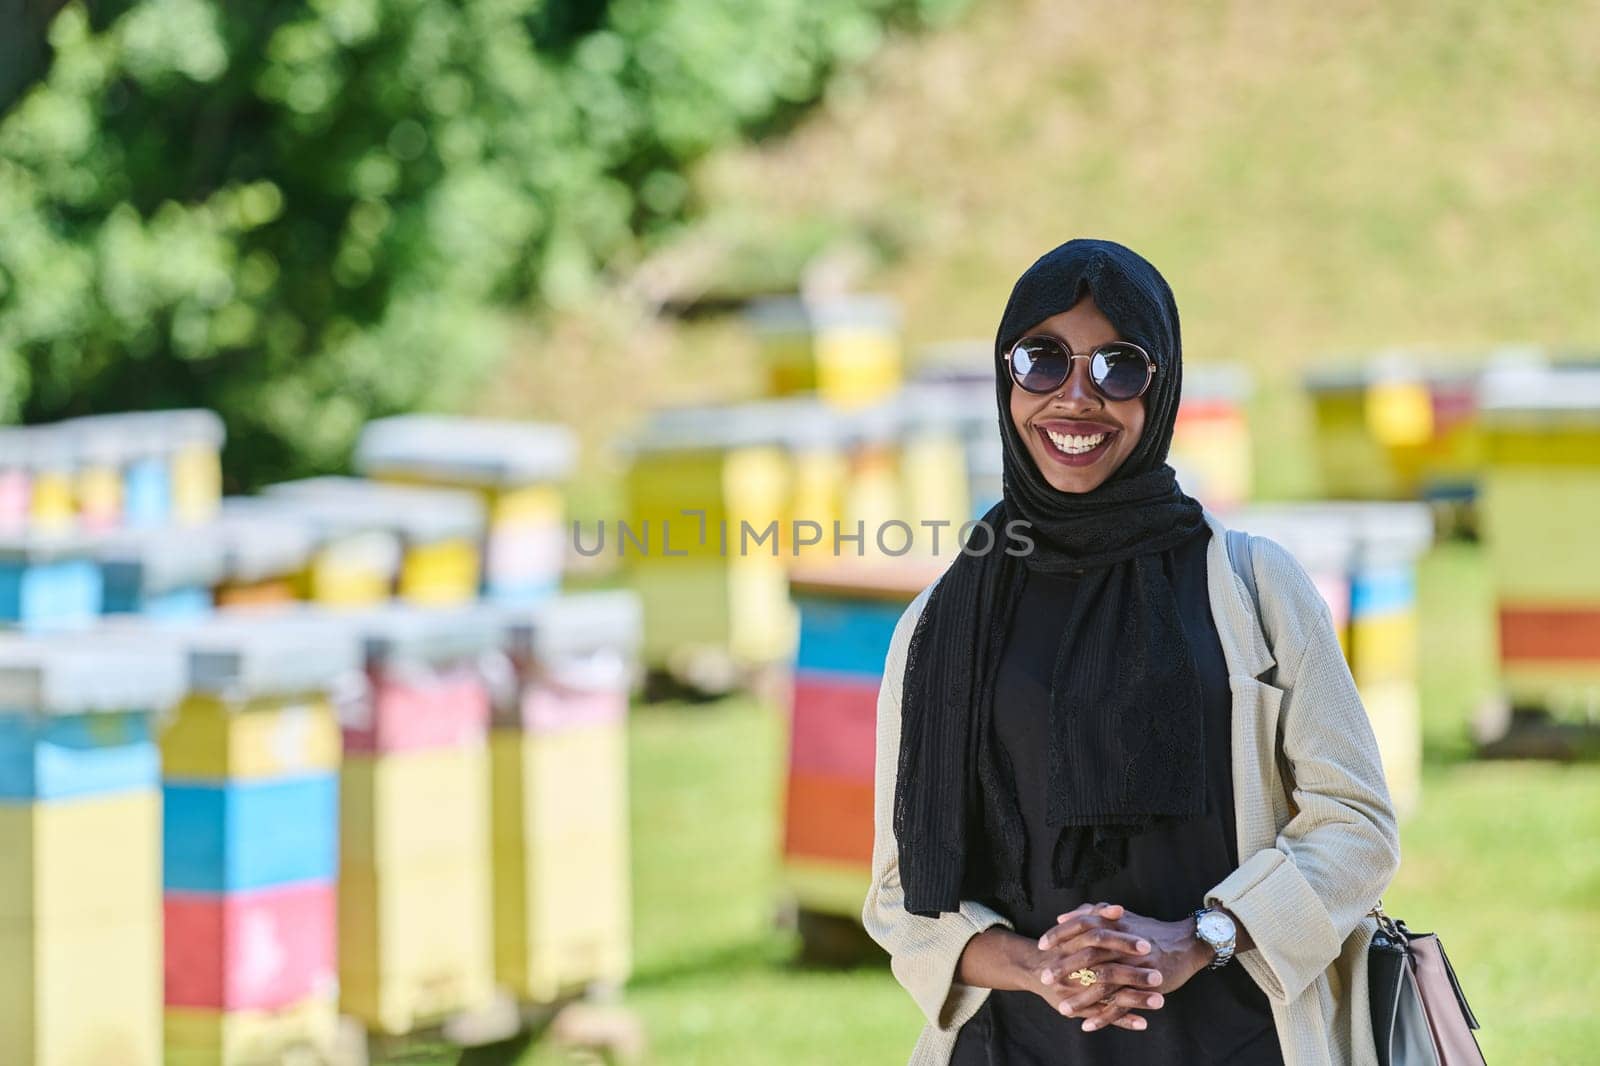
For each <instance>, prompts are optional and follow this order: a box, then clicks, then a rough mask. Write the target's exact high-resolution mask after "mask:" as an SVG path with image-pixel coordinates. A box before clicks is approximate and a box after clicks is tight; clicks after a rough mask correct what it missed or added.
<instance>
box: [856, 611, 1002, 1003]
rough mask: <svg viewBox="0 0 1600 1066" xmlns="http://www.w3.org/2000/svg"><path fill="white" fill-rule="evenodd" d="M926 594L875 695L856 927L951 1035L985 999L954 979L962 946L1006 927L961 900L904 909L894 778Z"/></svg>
mask: <svg viewBox="0 0 1600 1066" xmlns="http://www.w3.org/2000/svg"><path fill="white" fill-rule="evenodd" d="M928 593H929V590H928V589H924V590H923V591H922V593H921V594H919V595H918V596H917V598H916V599H915V600H913V601H912V603H911V606H910V607H908V608H906V611H905V613H904V614H902V615H901V616H900V621H899V622H898V623H897V624H896V626H895V631H894V638H893V640H892V641H891V642H890V644H889V654H888V657H887V659H886V660H885V662H884V671H883V682H882V684H881V685H880V686H879V689H878V722H877V753H876V763H875V773H874V785H873V826H874V830H873V838H872V883H871V885H870V886H869V887H868V889H867V898H866V903H865V905H864V906H863V907H862V910H861V922H862V924H863V925H864V926H865V927H866V930H867V933H868V935H870V936H871V937H872V939H873V940H875V941H877V943H878V944H879V945H880V946H881V947H882V948H883V949H884V950H885V951H887V952H888V953H889V965H890V969H891V970H892V971H893V972H894V976H895V979H896V980H897V981H899V982H900V984H901V985H902V986H903V987H904V988H905V990H906V991H907V992H909V993H911V998H912V999H914V1000H916V1003H917V1006H918V1007H920V1008H921V1009H922V1013H923V1015H924V1016H925V1017H926V1018H927V1020H928V1023H929V1024H930V1025H932V1026H933V1027H934V1028H936V1029H940V1030H945V1031H954V1030H956V1029H959V1028H960V1027H961V1026H962V1025H963V1024H964V1023H965V1022H966V1021H967V1019H969V1018H971V1017H972V1016H973V1015H974V1014H975V1013H977V1010H978V1008H979V1007H980V1006H981V1005H982V1004H983V1001H984V999H985V998H986V997H987V996H988V994H989V990H988V989H987V988H975V987H972V986H968V985H964V984H962V983H960V982H959V981H957V980H956V967H957V964H958V963H959V962H960V960H961V953H962V952H963V951H964V950H965V949H966V946H967V941H968V940H971V939H972V937H974V936H975V935H977V934H978V933H980V932H982V931H983V930H985V929H988V928H990V927H991V926H995V925H1001V926H1005V927H1006V928H1008V929H1009V928H1011V924H1010V923H1009V922H1007V921H1006V920H1005V918H1003V917H1002V916H1000V915H999V914H997V913H996V912H995V911H993V910H991V909H990V908H988V907H985V906H983V905H982V904H980V903H977V902H975V901H972V900H963V901H962V902H961V909H960V910H959V911H952V912H950V913H947V914H941V915H939V916H938V917H937V918H927V917H923V916H921V915H916V914H911V913H910V912H908V911H907V910H906V909H905V892H904V890H903V889H902V888H901V885H900V862H899V851H898V846H897V844H896V842H895V836H894V793H895V778H896V773H897V770H898V767H899V757H900V692H901V683H902V675H903V674H904V673H905V664H906V648H907V646H908V645H909V643H910V641H911V630H912V629H913V628H914V627H915V626H916V622H917V619H918V618H919V617H920V616H921V614H922V608H923V605H924V604H925V603H926V602H927V599H928Z"/></svg>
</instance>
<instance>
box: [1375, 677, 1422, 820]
mask: <svg viewBox="0 0 1600 1066" xmlns="http://www.w3.org/2000/svg"><path fill="white" fill-rule="evenodd" d="M1361 703H1362V705H1363V706H1364V707H1366V709H1367V717H1368V718H1370V719H1371V721H1372V732H1373V735H1374V736H1375V737H1376V738H1377V741H1378V754H1379V755H1380V756H1381V757H1382V759H1383V775H1384V778H1385V780H1386V781H1387V782H1388V785H1389V795H1390V798H1392V799H1393V800H1394V805H1395V810H1396V812H1397V813H1398V814H1399V816H1400V817H1401V818H1408V817H1410V815H1411V814H1412V812H1414V811H1415V810H1416V809H1417V806H1418V804H1419V803H1420V802H1421V800H1422V701H1421V697H1420V694H1419V692H1418V690H1417V685H1416V682H1414V681H1406V680H1403V679H1402V680H1389V681H1378V682H1370V683H1364V684H1362V685H1361Z"/></svg>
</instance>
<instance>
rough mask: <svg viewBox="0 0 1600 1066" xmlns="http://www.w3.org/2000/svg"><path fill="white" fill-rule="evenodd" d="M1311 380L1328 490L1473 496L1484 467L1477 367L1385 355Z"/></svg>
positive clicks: (1371, 495) (1355, 495)
mask: <svg viewBox="0 0 1600 1066" xmlns="http://www.w3.org/2000/svg"><path fill="white" fill-rule="evenodd" d="M1383 363H1384V367H1385V369H1382V370H1378V369H1372V368H1368V367H1364V366H1358V367H1356V368H1354V369H1342V368H1341V369H1337V370H1324V371H1318V372H1315V373H1312V374H1311V375H1309V376H1308V377H1307V379H1306V384H1307V387H1308V388H1309V389H1310V391H1311V399H1312V408H1313V414H1314V418H1315V424H1316V448H1317V457H1318V463H1319V465H1320V467H1321V469H1322V477H1323V490H1324V491H1325V492H1326V493H1328V494H1329V495H1331V496H1337V497H1343V498H1350V499H1397V498H1403V497H1414V496H1419V495H1424V496H1430V497H1438V498H1441V499H1459V498H1462V497H1466V496H1470V495H1471V493H1472V491H1473V484H1474V482H1475V480H1476V477H1477V474H1478V471H1479V470H1480V468H1481V466H1482V459H1483V439H1482V434H1481V432H1480V427H1479V423H1478V420H1477V417H1476V415H1477V410H1476V402H1475V396H1476V385H1475V382H1476V372H1475V371H1471V370H1465V369H1459V368H1441V367H1438V366H1432V365H1427V364H1424V363H1420V362H1417V361H1414V360H1411V359H1409V358H1407V357H1404V356H1399V357H1395V356H1387V357H1385V358H1384V360H1383Z"/></svg>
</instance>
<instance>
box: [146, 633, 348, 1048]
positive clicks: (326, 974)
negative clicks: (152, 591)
mask: <svg viewBox="0 0 1600 1066" xmlns="http://www.w3.org/2000/svg"><path fill="white" fill-rule="evenodd" d="M174 640H175V641H177V642H179V643H180V644H181V645H182V646H185V647H187V648H188V652H189V664H190V674H189V692H188V695H187V696H186V697H185V698H184V700H183V702H182V703H181V704H180V705H179V708H178V711H177V714H176V715H175V716H174V717H173V719H172V721H171V723H170V724H169V725H168V727H167V728H166V729H165V730H164V731H163V733H162V737H161V759H162V772H163V776H164V778H165V799H166V811H165V819H164V820H165V831H166V838H165V853H166V901H165V908H164V909H165V917H166V1004H167V1013H166V1049H167V1062H168V1063H169V1064H171V1066H179V1064H182V1066H188V1064H200V1063H205V1064H217V1066H227V1064H234V1063H240V1064H256V1063H277V1062H281V1061H284V1059H285V1058H286V1057H288V1056H289V1055H290V1054H292V1053H295V1052H296V1050H297V1049H299V1051H300V1052H302V1053H303V1052H305V1051H309V1052H312V1053H314V1054H322V1055H326V1054H327V1053H328V1050H329V1048H330V1047H331V1045H332V1043H333V1040H334V1037H335V1029H336V1026H337V1017H338V977H337V968H336V957H337V949H338V940H337V935H336V926H335V916H336V913H337V899H338V887H337V886H338V880H337V879H338V872H339V871H338V842H337V838H338V835H339V822H338V818H339V799H338V793H339V776H338V775H339V758H340V743H339V740H340V738H339V726H338V720H337V717H336V715H335V711H334V708H333V704H332V702H331V699H330V693H331V692H333V691H335V690H336V689H337V688H338V687H339V686H341V684H347V683H348V682H349V681H350V680H351V679H352V678H353V677H355V676H357V671H359V668H360V654H359V647H360V646H359V644H358V642H357V640H356V638H355V635H354V633H353V632H352V630H351V629H350V628H349V627H348V625H343V624H339V623H338V622H336V621H333V620H329V619H322V620H311V619H308V618H306V617H295V618H279V617H276V616H274V617H273V618H270V619H243V618H235V619H228V620H221V619H219V620H214V621H212V622H210V623H209V624H206V625H205V626H204V627H203V628H202V627H194V628H189V629H182V630H176V631H174Z"/></svg>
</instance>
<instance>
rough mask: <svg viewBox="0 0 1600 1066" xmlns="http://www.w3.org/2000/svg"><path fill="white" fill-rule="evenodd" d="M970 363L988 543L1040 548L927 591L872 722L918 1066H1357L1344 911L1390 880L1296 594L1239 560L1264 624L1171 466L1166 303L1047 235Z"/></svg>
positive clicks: (965, 562) (1295, 580) (952, 571)
mask: <svg viewBox="0 0 1600 1066" xmlns="http://www.w3.org/2000/svg"><path fill="white" fill-rule="evenodd" d="M1080 357H1081V358H1080ZM995 359H996V362H995V375H996V382H995V384H996V400H997V403H998V406H999V411H1000V412H1001V414H1002V417H1001V418H1000V419H999V428H1000V432H1001V436H1002V445H1003V448H1002V450H1003V455H1004V463H1005V478H1004V497H1003V499H1002V501H1001V502H1000V503H999V504H997V505H996V506H995V507H994V508H993V509H992V510H991V511H990V512H989V514H987V515H986V516H985V521H986V522H988V523H989V524H990V525H992V526H998V525H1002V524H1007V523H1010V522H1016V521H1020V522H1023V523H1025V524H1026V526H1027V527H1028V528H1027V532H1028V536H1029V538H1030V539H1031V542H1032V543H1033V545H1034V549H1033V550H1032V551H1031V552H1030V553H1028V554H1025V555H1023V556H1021V557H1013V556H1012V555H1010V554H1009V553H1003V552H989V553H980V554H963V555H962V556H961V557H960V558H958V559H956V560H955V561H954V562H953V563H952V564H951V566H950V568H949V569H948V570H947V571H946V572H945V573H944V574H943V575H942V576H941V577H940V578H939V580H938V581H936V582H935V583H934V584H933V585H931V586H930V587H929V588H928V589H926V590H924V591H923V593H922V594H921V595H920V596H919V597H918V598H917V599H916V601H915V602H913V603H912V605H911V606H910V607H909V608H908V609H907V610H906V612H905V614H904V615H903V616H902V618H901V620H900V624H899V626H898V627H897V629H896V633H895V637H894V640H893V642H892V643H891V645H890V649H889V654H888V658H887V661H886V664H885V671H884V680H883V689H882V692H881V693H880V696H879V703H878V734H877V752H878V755H877V764H876V767H875V771H876V806H875V830H874V832H875V836H874V845H873V882H872V886H871V888H870V890H869V892H868V895H867V899H866V904H865V906H864V908H863V912H862V918H863V921H864V922H865V924H866V927H867V930H868V931H869V932H870V933H871V934H872V936H873V937H874V938H875V939H877V940H878V942H879V943H880V944H882V945H883V946H884V947H885V948H886V949H887V950H888V951H889V953H890V956H891V958H892V960H893V964H894V971H895V975H896V977H897V978H899V979H900V981H901V983H902V984H903V985H905V987H906V988H907V989H908V990H909V991H910V992H911V993H912V995H913V996H914V997H915V998H916V999H917V1002H918V1003H919V1005H920V1006H921V1007H922V1008H923V1011H924V1013H925V1014H926V1016H927V1018H928V1023H929V1024H928V1027H927V1028H926V1029H924V1031H923V1035H922V1039H921V1040H920V1041H919V1042H918V1044H917V1046H916V1049H915V1050H914V1051H913V1053H912V1062H913V1063H914V1064H917V1066H922V1064H929V1066H931V1064H938V1066H944V1064H948V1063H956V1064H958V1066H998V1064H1001V1063H1004V1064H1007V1066H1034V1064H1038V1066H1044V1064H1045V1063H1051V1064H1062V1063H1066V1064H1070V1066H1087V1064H1101V1063H1103V1064H1111V1063H1116V1064H1119V1066H1124V1064H1140V1063H1143V1064H1150V1066H1157V1064H1161V1066H1177V1064H1180V1063H1181V1064H1185V1066H1189V1064H1218V1066H1220V1064H1223V1063H1227V1064H1230V1066H1277V1064H1280V1063H1286V1064H1290V1066H1302V1064H1315V1066H1347V1064H1358V1063H1359V1064H1363V1066H1364V1064H1367V1063H1371V1062H1373V1061H1375V1051H1374V1049H1373V1047H1372V1030H1371V1020H1370V1010H1369V1007H1368V1004H1367V998H1366V987H1367V981H1366V973H1365V961H1366V948H1367V944H1368V943H1369V942H1370V940H1371V936H1372V932H1373V929H1374V928H1375V923H1374V922H1373V920H1371V919H1369V918H1367V917H1366V914H1367V911H1368V910H1369V908H1371V906H1372V904H1373V903H1374V902H1375V901H1376V899H1377V898H1378V896H1379V894H1380V893H1381V891H1382V890H1383V889H1384V888H1385V887H1386V886H1387V885H1388V883H1389V881H1390V879H1391V878H1392V876H1393V874H1394V872H1395V869H1396V867H1397V864H1398V835H1397V832H1396V826H1395V815H1394V810H1393V805H1392V803H1391V801H1390V797H1389V793H1388V788H1387V785H1386V783H1385V781H1384V778H1383V769H1382V763H1381V761H1380V759H1379V756H1378V749H1377V742H1376V740H1375V739H1374V737H1373V733H1372V728H1371V725H1370V723H1369V722H1368V719H1367V715H1366V712H1365V710H1364V708H1363V707H1362V705H1361V702H1360V699H1359V697H1358V696H1357V694H1356V691H1355V686H1354V682H1353V680H1352V679H1351V676H1350V671H1349V669H1348V667H1347V666H1346V665H1345V662H1344V659H1343V656H1342V653H1341V651H1340V647H1339V641H1338V637H1337V635H1336V634H1335V632H1334V629H1333V625H1332V621H1331V618H1330V616H1329V614H1328V610H1327V608H1326V606H1325V605H1324V604H1323V602H1322V600H1321V599H1320V597H1319V596H1318V594H1317V592H1316V588H1315V586H1314V585H1313V584H1312V582H1311V580H1310V578H1309V577H1308V576H1307V575H1306V573H1305V571H1304V570H1303V569H1302V568H1301V567H1300V566H1299V564H1298V563H1296V562H1295V561H1294V559H1293V557H1292V556H1290V555H1289V554H1288V553H1287V552H1285V551H1284V550H1283V549H1282V548H1281V547H1279V546H1277V545H1276V544H1274V543H1272V542H1271V541H1268V540H1266V539H1265V538H1259V537H1250V538H1248V539H1247V540H1246V541H1244V543H1245V544H1247V545H1248V548H1247V550H1248V552H1249V560H1250V561H1249V562H1247V563H1244V564H1240V565H1248V566H1249V567H1250V571H1249V572H1253V573H1255V576H1256V579H1257V580H1256V585H1257V587H1258V590H1259V596H1260V604H1261V606H1260V610H1259V617H1258V612H1257V609H1256V608H1255V607H1253V606H1251V602H1252V601H1251V600H1250V598H1249V597H1248V596H1247V595H1246V594H1245V592H1244V591H1243V590H1244V588H1245V586H1244V584H1243V583H1242V581H1241V578H1240V577H1239V576H1238V573H1237V572H1236V570H1235V568H1234V567H1235V564H1234V562H1233V559H1232V556H1233V551H1231V550H1230V549H1231V548H1233V547H1234V544H1231V543H1228V544H1227V547H1225V546H1224V545H1225V543H1227V540H1228V538H1226V534H1227V532H1228V531H1227V530H1226V529H1225V528H1224V527H1223V526H1222V525H1221V523H1220V522H1218V521H1217V519H1216V518H1215V516H1213V515H1211V514H1209V513H1208V512H1206V511H1205V510H1204V509H1203V508H1202V507H1201V506H1200V504H1199V503H1197V502H1196V501H1195V500H1194V499H1192V498H1191V497H1190V496H1188V495H1187V494H1186V493H1184V491H1183V490H1182V488H1181V487H1180V486H1179V485H1178V482H1177V478H1176V475H1175V473H1174V471H1173V469H1172V467H1171V466H1169V465H1168V464H1167V463H1166V455H1167V450H1168V447H1169V445H1170V443H1171V439H1172V431H1173V425H1174V422H1175V420H1176V415H1177V406H1178V401H1179V396H1180V391H1181V386H1182V370H1183V362H1182V344H1181V340H1180V332H1179V325H1178V314H1177V306H1176V303H1175V301H1174V300H1173V297H1172V293H1171V290H1170V289H1169V288H1168V287H1167V284H1166V282H1165V281H1164V280H1163V279H1162V277H1161V275H1160V274H1159V273H1158V272H1157V271H1156V270H1155V268H1154V267H1153V266H1151V265H1150V264H1149V263H1148V262H1146V261H1145V260H1144V259H1142V258H1141V257H1139V256H1138V255H1136V254H1135V253H1134V252H1132V251H1130V250H1129V249H1127V248H1125V247H1123V246H1121V245H1118V244H1112V243H1110V242H1106V241H1070V242H1068V243H1067V244H1064V245H1062V246H1061V247H1059V248H1057V249H1055V250H1054V251H1052V252H1050V253H1049V254H1047V255H1045V256H1044V257H1042V258H1041V259H1040V260H1039V261H1038V262H1036V263H1035V264H1034V265H1033V266H1032V267H1031V268H1030V269H1029V270H1028V271H1027V272H1026V273H1025V274H1024V275H1023V276H1022V278H1021V279H1020V280H1019V281H1018V282H1017V284H1016V286H1015V287H1014V289H1013V290H1012V295H1011V300H1010V302H1009V303H1008V305H1007V307H1006V311H1005V314H1004V316H1003V318H1002V321H1001V325H1000V329H999V333H998V335H997V336H996V339H995ZM1080 364H1081V365H1080ZM1265 634H1273V636H1272V637H1271V638H1269V637H1267V636H1265ZM1269 670H1271V671H1273V672H1272V674H1271V675H1270V676H1271V678H1272V680H1271V681H1270V682H1269V681H1263V680H1260V677H1261V675H1263V674H1265V673H1266V672H1267V671H1269ZM1280 767H1289V768H1292V769H1293V770H1294V771H1295V776H1293V777H1292V778H1291V777H1290V776H1287V775H1285V774H1283V773H1282V772H1281V770H1280ZM1290 796H1292V797H1293V800H1292V801H1290V799H1289V797H1290ZM1235 954H1237V955H1238V961H1239V965H1237V966H1229V965H1228V963H1229V962H1230V960H1231V959H1232V958H1233V957H1234V955H1235Z"/></svg>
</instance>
